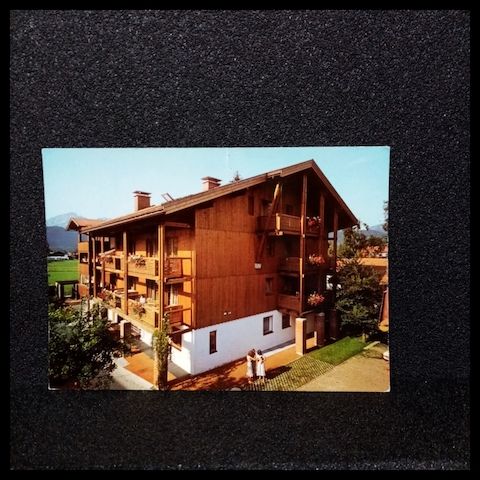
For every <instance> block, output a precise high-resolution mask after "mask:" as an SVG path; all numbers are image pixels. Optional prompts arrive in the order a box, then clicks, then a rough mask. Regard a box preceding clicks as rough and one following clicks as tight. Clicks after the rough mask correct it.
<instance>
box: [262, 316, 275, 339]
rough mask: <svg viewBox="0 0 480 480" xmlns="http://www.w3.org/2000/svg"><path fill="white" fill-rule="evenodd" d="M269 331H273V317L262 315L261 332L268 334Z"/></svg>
mask: <svg viewBox="0 0 480 480" xmlns="http://www.w3.org/2000/svg"><path fill="white" fill-rule="evenodd" d="M269 333H273V317H272V316H271V315H270V316H269V317H263V334H264V335H268V334H269Z"/></svg>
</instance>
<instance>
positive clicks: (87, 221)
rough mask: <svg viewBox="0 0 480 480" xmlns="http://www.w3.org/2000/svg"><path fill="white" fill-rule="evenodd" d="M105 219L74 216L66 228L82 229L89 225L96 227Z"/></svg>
mask: <svg viewBox="0 0 480 480" xmlns="http://www.w3.org/2000/svg"><path fill="white" fill-rule="evenodd" d="M104 221H105V220H94V219H91V218H80V217H72V218H71V219H70V220H69V221H68V224H67V226H66V230H80V229H82V228H87V227H95V226H96V225H99V224H100V223H103V222H104Z"/></svg>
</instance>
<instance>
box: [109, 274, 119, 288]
mask: <svg viewBox="0 0 480 480" xmlns="http://www.w3.org/2000/svg"><path fill="white" fill-rule="evenodd" d="M110 287H111V289H112V290H114V289H115V288H117V275H116V274H115V273H111V274H110Z"/></svg>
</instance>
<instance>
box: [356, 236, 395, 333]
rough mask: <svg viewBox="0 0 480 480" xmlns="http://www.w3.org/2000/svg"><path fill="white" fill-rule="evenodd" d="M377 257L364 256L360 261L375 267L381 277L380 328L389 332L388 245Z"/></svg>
mask: <svg viewBox="0 0 480 480" xmlns="http://www.w3.org/2000/svg"><path fill="white" fill-rule="evenodd" d="M377 255H378V256H377V257H362V258H360V263H361V264H362V265H368V266H370V267H373V269H374V270H375V271H376V272H377V274H378V275H379V277H380V285H382V287H383V296H382V305H381V307H380V315H379V324H378V328H379V329H380V330H381V331H382V332H385V333H387V332H388V329H389V322H388V319H389V317H388V245H386V246H385V247H384V248H383V249H382V251H381V252H377Z"/></svg>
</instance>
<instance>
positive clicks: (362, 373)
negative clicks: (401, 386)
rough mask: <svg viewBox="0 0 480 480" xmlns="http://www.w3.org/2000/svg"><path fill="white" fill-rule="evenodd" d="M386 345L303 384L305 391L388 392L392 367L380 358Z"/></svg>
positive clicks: (363, 353) (360, 355)
mask: <svg viewBox="0 0 480 480" xmlns="http://www.w3.org/2000/svg"><path fill="white" fill-rule="evenodd" d="M385 348H386V347H385V346H377V347H373V348H372V349H371V351H370V352H369V351H368V350H364V351H363V352H361V353H359V354H357V355H355V356H354V357H352V358H349V359H348V360H346V361H345V362H343V363H341V364H340V365H338V366H336V367H335V368H333V369H332V370H330V371H329V372H327V373H325V374H323V375H320V376H319V377H317V378H315V379H314V380H312V381H310V382H308V383H306V384H305V385H302V386H301V387H299V388H297V390H300V391H304V392H388V391H389V390H390V364H389V362H387V361H385V360H383V358H381V357H380V355H381V353H383V351H384V350H385Z"/></svg>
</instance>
